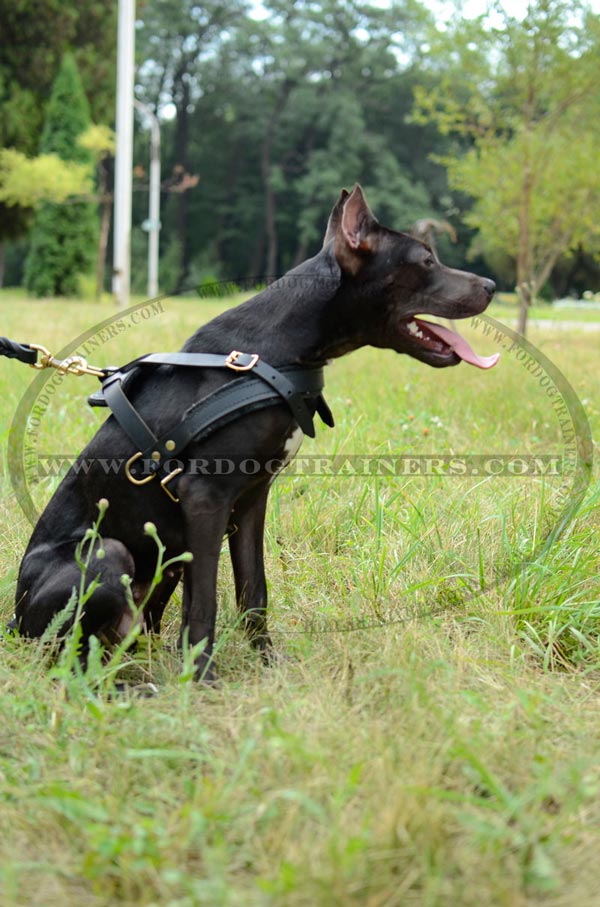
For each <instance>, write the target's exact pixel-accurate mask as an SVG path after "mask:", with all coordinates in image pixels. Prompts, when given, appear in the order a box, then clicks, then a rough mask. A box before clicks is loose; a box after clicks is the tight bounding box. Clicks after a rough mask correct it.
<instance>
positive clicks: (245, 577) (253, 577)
mask: <svg viewBox="0 0 600 907" xmlns="http://www.w3.org/2000/svg"><path fill="white" fill-rule="evenodd" d="M268 495H269V486H268V485H267V487H266V488H265V487H264V486H263V487H261V488H260V489H258V491H257V492H255V493H254V494H253V495H252V497H249V498H248V500H244V499H243V498H242V500H241V501H240V502H239V503H238V504H236V507H235V509H234V511H233V514H232V516H231V534H230V536H229V551H230V554H231V562H232V564H233V575H234V579H235V594H236V598H237V603H238V607H239V608H240V610H241V612H242V615H243V618H244V627H245V630H246V633H247V634H248V637H249V639H250V642H251V643H252V645H253V646H254V648H256V649H258V650H259V652H260V653H261V657H262V659H263V661H265V662H268V661H269V660H270V656H271V654H272V649H273V644H272V642H271V637H270V636H269V631H268V629H267V583H266V579H265V565H264V553H263V537H264V530H265V512H266V508H267V497H268Z"/></svg>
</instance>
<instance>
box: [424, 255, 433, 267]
mask: <svg viewBox="0 0 600 907" xmlns="http://www.w3.org/2000/svg"><path fill="white" fill-rule="evenodd" d="M423 264H424V265H425V267H426V268H431V267H432V266H433V265H434V264H435V258H434V257H433V255H428V256H427V258H426V259H425V261H424V262H423Z"/></svg>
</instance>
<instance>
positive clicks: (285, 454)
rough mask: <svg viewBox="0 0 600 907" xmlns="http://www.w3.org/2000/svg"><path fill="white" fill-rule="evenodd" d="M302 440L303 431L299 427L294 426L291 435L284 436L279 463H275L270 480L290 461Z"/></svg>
mask: <svg viewBox="0 0 600 907" xmlns="http://www.w3.org/2000/svg"><path fill="white" fill-rule="evenodd" d="M303 440H304V432H303V431H302V429H301V428H295V429H294V431H293V432H292V433H291V435H290V436H289V437H288V438H286V441H285V444H284V445H283V451H282V452H281V455H280V458H279V463H278V464H277V468H276V469H275V470H274V471H273V477H272V478H271V482H272V481H273V480H274V479H275V478H276V477H277V476H278V475H279V473H280V472H281V470H282V469H285V467H286V466H287V465H288V463H291V461H292V460H293V459H294V457H295V456H296V454H297V453H298V451H299V450H300V446H301V444H302V441H303Z"/></svg>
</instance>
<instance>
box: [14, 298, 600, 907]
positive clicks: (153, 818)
mask: <svg viewBox="0 0 600 907" xmlns="http://www.w3.org/2000/svg"><path fill="white" fill-rule="evenodd" d="M225 305H226V303H225V302H224V301H222V300H221V301H214V302H213V301H194V300H192V299H186V300H178V301H177V300H169V301H165V303H164V305H163V306H162V310H152V309H148V310H147V311H146V315H145V316H144V317H142V314H140V313H141V310H140V313H138V315H139V317H137V319H134V320H132V319H131V317H130V316H127V317H124V316H123V318H124V324H125V327H124V328H122V329H115V330H114V331H111V330H109V329H107V328H106V327H105V328H103V329H102V331H101V332H99V331H98V330H96V331H94V330H92V329H93V327H94V325H97V324H98V323H99V322H101V321H103V320H105V319H110V318H111V317H113V318H115V312H114V310H113V309H112V308H111V307H110V306H109V305H108V304H106V303H105V304H102V305H92V304H88V303H75V302H66V301H57V302H33V301H30V300H27V299H26V298H24V297H22V296H20V295H19V294H16V295H15V294H11V293H9V292H5V293H4V294H0V318H1V321H0V324H1V329H0V332H1V333H2V334H3V335H6V336H9V337H11V338H14V339H17V340H22V341H28V342H33V341H35V342H39V343H42V344H44V345H45V346H47V347H48V348H50V349H51V350H52V351H53V352H57V351H59V350H60V349H62V348H65V347H67V346H68V345H69V344H70V343H71V342H72V341H74V340H75V339H76V338H77V337H80V336H81V335H83V334H84V333H86V332H89V334H90V336H89V337H88V339H87V341H86V342H87V344H88V346H90V347H92V346H93V347H94V348H93V350H92V352H90V355H89V359H90V361H92V362H93V363H94V364H98V365H107V364H111V363H113V364H114V363H120V362H124V361H127V360H128V359H131V358H133V357H134V356H136V355H139V354H142V353H144V352H149V351H157V350H173V349H177V348H178V347H179V346H180V344H181V343H182V341H183V340H184V339H185V337H186V336H188V335H189V334H190V333H191V332H192V331H193V330H194V329H195V327H196V326H197V325H198V324H199V323H201V322H203V321H205V320H207V319H208V318H209V317H211V316H212V315H213V314H216V313H217V312H218V311H219V310H220V309H222V308H223V307H225ZM498 317H501V316H498ZM561 317H564V319H565V320H570V318H571V316H570V314H568V313H567V314H564V315H563V316H561ZM117 320H118V319H117ZM465 334H466V335H467V336H469V338H470V339H471V340H472V342H473V344H474V345H475V346H476V348H477V350H478V351H479V352H481V353H488V352H493V351H494V350H496V349H500V350H501V352H502V358H501V360H500V363H499V364H498V366H497V367H496V368H495V369H493V370H492V371H491V372H480V371H478V370H475V369H472V368H468V367H467V366H466V365H464V364H463V365H461V366H460V367H459V368H454V369H447V370H443V371H440V370H434V369H429V368H427V367H426V366H424V365H421V364H419V363H417V362H415V361H413V360H410V359H407V358H406V357H403V356H396V355H394V354H393V353H390V352H381V351H376V350H363V351H360V352H358V353H355V354H353V355H352V356H349V357H347V358H346V359H343V360H340V361H338V362H336V363H335V364H334V365H333V366H332V367H331V368H330V369H329V370H328V372H327V386H326V396H327V399H328V402H329V404H330V406H331V407H332V409H333V412H334V415H335V417H336V423H337V427H336V429H335V431H330V430H329V429H326V428H325V427H324V426H320V427H319V428H318V437H317V439H316V440H315V441H308V440H305V442H304V445H303V447H302V451H301V455H300V456H301V457H305V458H307V460H306V462H307V463H308V466H306V465H305V466H304V467H303V468H297V469H296V474H292V473H290V474H289V475H284V476H282V477H280V478H279V479H278V481H277V482H276V483H275V485H274V487H273V491H272V494H271V502H270V510H269V517H268V525H267V551H266V560H267V571H268V578H269V587H270V621H271V627H272V630H273V637H274V640H275V643H276V645H277V647H278V649H279V651H280V652H281V653H282V654H283V655H285V656H287V657H286V658H285V660H282V661H281V663H278V665H277V666H276V667H273V668H268V669H267V668H264V667H262V666H261V664H260V663H259V661H258V659H257V658H256V656H255V655H254V654H253V653H252V652H251V651H250V649H249V647H248V645H247V643H246V642H245V640H244V638H243V635H242V633H241V632H240V631H239V629H238V628H237V626H236V623H237V621H236V611H235V603H234V600H233V582H232V577H231V572H230V568H229V564H228V562H227V557H224V558H223V564H222V569H221V575H220V602H221V604H220V612H219V631H218V633H219V651H218V669H219V674H220V677H221V684H220V685H219V686H218V687H217V688H214V689H206V688H203V687H202V686H199V685H197V684H195V683H194V682H192V681H191V680H190V666H189V662H188V661H186V660H183V661H182V659H181V657H180V656H179V655H176V654H175V653H174V652H173V649H172V644H173V642H174V640H175V637H176V633H177V626H178V619H179V616H178V609H179V597H178V595H177V596H176V597H175V598H174V600H173V602H172V604H171V606H170V608H169V611H168V614H167V619H166V622H165V624H166V625H165V631H164V636H163V640H162V641H159V640H151V641H147V640H142V641H141V643H140V644H139V646H138V649H137V652H136V653H135V655H130V656H125V657H123V656H122V653H121V654H118V657H117V656H113V659H112V661H109V662H108V663H107V664H106V663H105V664H104V666H103V665H102V664H100V662H99V661H97V662H94V664H92V665H91V667H90V672H89V675H88V676H83V677H82V676H81V675H80V674H77V673H74V672H72V671H70V670H69V668H68V658H67V657H63V658H62V660H61V659H58V660H56V658H54V660H53V659H52V657H51V654H50V653H49V651H48V647H47V646H44V647H43V646H41V645H40V644H39V643H38V642H36V641H34V642H31V641H24V640H19V639H13V638H4V639H0V690H1V692H0V709H1V726H0V797H1V802H2V806H1V809H0V866H1V868H0V904H1V907H30V905H31V904H36V905H40V907H62V905H65V904H69V905H71V904H72V905H77V907H83V905H85V907H88V905H90V907H100V905H102V907H104V905H106V907H109V905H115V904H119V905H128V907H142V905H143V907H197V905H202V907H204V905H206V907H221V905H222V907H267V905H268V907H271V905H277V907H279V905H285V907H348V905H357V907H358V905H360V907H365V905H366V907H400V905H402V907H404V905H426V907H454V905H456V907H459V905H460V907H469V905H474V907H475V905H476V907H482V905H486V907H487V905H490V907H492V905H493V907H497V905H506V907H520V905H537V904H539V905H544V907H559V905H560V907H573V905H578V907H592V905H597V904H599V903H600V895H599V894H598V870H597V866H596V859H597V853H598V847H599V846H600V799H599V793H600V761H599V759H598V751H599V748H600V721H599V720H598V719H599V715H598V713H599V709H600V643H599V638H600V637H599V630H600V590H599V587H600V583H599V580H598V577H599V575H600V548H599V545H598V531H599V530H600V476H599V473H598V469H597V467H596V468H595V469H594V470H592V473H591V480H590V482H589V487H588V488H587V490H585V488H584V486H585V483H586V482H587V480H588V479H590V475H589V471H588V470H587V468H586V465H585V463H583V464H582V463H581V462H580V461H577V463H575V467H574V468H575V471H574V472H573V469H572V467H573V462H574V461H573V456H574V454H573V450H575V451H576V450H577V446H578V445H579V453H580V454H583V458H584V460H586V461H587V462H588V463H589V459H590V453H591V452H590V450H589V448H588V447H587V446H586V437H585V435H586V432H585V418H584V417H583V415H582V414H583V413H584V414H585V417H587V419H588V420H589V425H590V427H591V434H592V436H593V437H594V438H595V439H596V440H597V439H598V437H599V436H600V393H599V390H600V388H599V386H598V335H597V334H596V333H593V332H578V331H577V330H575V329H569V330H566V329H563V330H554V329H553V328H552V326H548V327H544V329H543V330H541V329H537V328H536V329H534V330H532V332H531V337H530V340H531V342H532V343H533V344H534V345H535V347H536V348H537V350H539V351H540V354H541V355H540V356H539V359H540V361H545V360H543V359H542V356H544V357H547V358H548V359H549V360H550V361H551V362H552V363H554V365H555V366H556V367H557V368H558V369H559V370H560V372H561V373H562V375H563V376H564V377H565V378H566V380H567V381H568V382H570V384H571V385H572V386H573V388H574V391H575V395H576V396H575V398H574V400H571V401H570V402H569V407H570V408H571V411H574V409H573V408H574V407H576V406H577V400H579V401H580V403H581V407H582V411H581V412H580V413H579V416H578V418H579V422H578V426H577V431H576V433H575V434H576V437H573V432H572V431H571V429H570V428H569V425H570V422H569V419H568V418H567V416H565V414H564V413H565V411H564V409H561V407H560V406H558V405H557V403H556V401H557V400H558V401H559V402H560V400H562V397H561V396H560V394H559V396H558V397H556V396H554V397H552V396H550V393H549V392H547V389H548V387H555V386H556V380H557V378H556V375H554V377H553V379H552V381H550V383H548V381H547V380H546V377H545V376H546V374H547V373H546V372H544V371H542V374H541V376H540V374H539V373H536V372H535V369H534V368H527V367H526V362H531V360H529V359H527V360H526V358H525V357H524V355H523V356H521V358H519V356H520V353H519V350H518V349H515V348H513V349H512V350H511V347H510V341H509V340H504V341H503V339H502V334H501V333H500V334H497V335H494V334H493V332H492V333H489V334H488V335H487V336H486V334H485V331H484V330H483V329H482V327H481V325H480V326H479V327H476V326H472V327H467V328H465ZM82 342H83V341H82ZM46 377H51V376H50V375H49V373H44V378H46ZM34 378H36V375H35V374H34V372H32V371H31V370H30V369H29V368H27V367H26V366H23V365H20V364H18V363H15V362H12V361H9V360H0V406H1V407H2V420H1V421H0V425H1V426H2V427H1V432H2V451H1V455H2V460H1V463H2V483H3V485H2V490H3V494H2V498H1V501H0V527H1V532H2V546H1V549H0V620H2V621H4V620H6V619H9V618H10V616H11V615H12V611H13V595H14V587H15V582H16V573H17V569H18V565H19V561H20V558H21V556H22V553H23V550H24V547H25V545H26V542H27V538H28V534H29V532H30V531H31V526H30V524H29V522H28V520H27V518H26V516H25V514H24V512H23V509H22V506H21V504H20V503H19V501H21V503H22V501H23V495H24V494H26V496H27V499H28V500H29V501H30V502H31V506H33V507H34V508H39V507H41V506H43V504H44V502H45V501H47V500H48V498H49V495H50V494H51V492H52V489H53V488H54V487H55V486H56V484H57V482H58V478H57V477H56V476H50V477H46V478H43V479H42V480H40V481H38V482H36V483H33V482H32V481H31V479H30V480H28V482H27V483H26V486H21V487H20V490H19V491H18V496H17V494H16V492H15V488H14V484H15V481H16V480H15V476H16V477H17V478H18V472H19V464H18V463H16V462H15V459H14V456H13V455H11V456H12V458H11V457H9V456H7V444H8V441H9V432H10V430H11V424H12V423H13V418H14V415H15V412H16V411H17V408H18V407H19V405H21V406H23V404H21V403H20V401H22V399H23V395H24V394H25V393H26V391H27V388H28V386H29V385H30V383H31V381H32V379H34ZM36 380H38V381H41V380H42V379H41V378H39V377H37V378H36ZM548 380H549V379H548ZM553 382H554V383H553ZM95 387H96V384H95V382H94V379H92V378H75V377H73V378H70V379H68V380H65V381H64V382H63V383H62V384H61V386H60V388H59V389H57V390H56V393H54V394H52V395H49V397H48V398H47V399H48V404H47V406H46V405H44V406H42V405H41V404H40V399H41V398H40V396H39V394H38V397H37V404H36V402H35V401H34V402H33V403H31V406H34V405H38V406H39V407H41V408H40V409H39V410H38V415H39V419H38V420H37V423H36V431H35V438H34V439H33V440H34V446H35V450H36V456H37V455H40V456H49V455H52V454H60V455H67V454H76V453H77V451H78V450H79V449H80V447H81V446H82V445H83V443H84V442H85V440H86V439H87V438H89V437H90V435H91V434H92V432H93V431H94V428H95V426H97V425H98V424H99V423H100V421H101V420H102V418H104V415H103V412H102V411H98V410H91V409H90V408H89V407H87V405H86V403H85V398H86V396H87V394H88V393H90V392H91V390H94V389H95ZM43 392H44V390H43V389H42V390H41V393H43ZM561 393H564V386H562V385H561ZM31 406H30V409H31ZM582 419H583V421H582ZM561 420H562V423H563V424H562V426H561ZM20 430H21V429H20V428H19V426H15V427H14V428H13V441H14V437H15V434H14V433H15V432H16V433H17V434H18V432H19V431H20ZM569 432H570V434H569ZM13 448H14V445H13ZM317 455H318V456H319V457H320V458H321V459H322V461H323V463H325V464H327V463H330V462H331V455H337V456H338V457H340V458H342V459H340V460H339V461H338V462H342V463H346V464H350V465H349V466H346V467H344V468H343V469H342V470H341V472H340V473H339V474H337V475H327V474H324V475H318V474H314V473H315V472H326V471H327V470H326V468H321V467H319V468H315V465H314V464H315V460H314V459H311V457H313V458H314V457H315V456H317ZM344 457H346V458H350V457H354V458H355V459H343V458H344ZM375 457H380V458H381V460H380V461H375V460H374V459H373V458H375ZM502 457H504V458H506V459H505V460H502V459H501V458H502ZM401 458H404V459H401ZM444 458H454V468H453V469H451V470H450V473H451V474H440V472H443V469H442V468H441V467H440V462H441V461H443V460H444ZM476 458H477V459H476ZM544 458H545V459H544ZM548 458H549V459H548ZM536 461H537V462H538V463H542V464H545V465H543V468H542V469H541V472H540V471H539V470H538V472H537V473H536V474H526V475H524V474H520V473H522V471H523V466H522V464H523V463H526V464H528V463H532V462H533V463H535V462H536ZM376 462H379V463H381V464H382V467H381V471H382V474H380V475H376V474H374V472H377V470H376V468H375V466H374V465H373V464H374V463H376ZM444 462H447V460H446V461H444ZM548 462H550V463H551V464H554V467H556V464H558V468H556V469H555V468H554V467H552V468H548V466H547V463H548ZM365 463H366V466H365V465H364V464H365ZM386 463H387V466H386ZM398 463H400V464H401V466H400V467H397V464H398ZM498 463H505V464H506V463H508V464H513V466H510V465H509V467H507V468H508V469H512V470H513V473H516V474H502V475H495V474H494V473H495V472H496V471H497V466H498ZM514 463H519V464H521V465H519V466H518V467H515V466H514ZM357 464H362V465H361V466H360V468H359V466H358V465H357ZM390 464H396V467H394V470H392V468H391V466H390ZM415 464H416V466H415ZM423 464H426V465H425V467H423ZM490 464H493V466H491V465H490ZM569 469H571V472H569ZM361 470H362V473H361ZM369 471H370V474H364V473H365V472H369ZM393 471H395V472H396V474H390V473H391V472H393ZM423 471H424V472H426V473H430V474H426V475H423V474H419V472H423ZM431 473H433V474H431ZM436 473H437V474H436ZM24 487H25V492H24V491H23V488H24ZM578 496H579V497H582V502H581V506H580V507H579V510H578V512H577V515H575V516H574V515H573V513H572V512H571V511H572V509H573V503H574V502H576V499H577V497H578ZM561 528H562V533H560V532H559V529H561ZM549 534H550V539H551V544H546V545H545V539H547V538H548V535H549ZM224 554H226V545H225V544H224ZM67 654H68V650H67ZM119 658H120V659H121V662H120V665H119V664H117V662H118V659H119ZM117 667H118V669H119V676H121V677H125V678H128V679H129V680H130V681H131V683H132V687H133V685H134V684H135V683H136V682H138V681H152V682H153V683H155V684H156V685H157V686H158V689H159V692H158V694H157V695H156V696H154V697H152V698H138V697H136V696H135V695H134V694H132V695H124V696H118V697H114V696H111V695H110V694H111V687H112V681H113V680H114V677H115V676H116V674H115V673H114V671H116V669H117Z"/></svg>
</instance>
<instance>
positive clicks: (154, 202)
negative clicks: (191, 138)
mask: <svg viewBox="0 0 600 907" xmlns="http://www.w3.org/2000/svg"><path fill="white" fill-rule="evenodd" d="M134 104H135V107H136V109H137V110H140V111H141V112H142V113H143V114H145V115H146V116H147V117H148V119H149V120H150V128H151V138H150V187H149V196H148V220H147V221H146V223H145V224H143V225H142V226H143V227H144V228H145V229H147V231H148V296H150V298H152V297H153V296H157V295H158V245H159V235H160V126H159V123H158V119H157V118H156V116H155V114H154V112H153V111H152V110H151V109H150V107H148V106H147V105H146V104H142V102H141V101H138V100H137V99H136V100H135V101H134Z"/></svg>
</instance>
